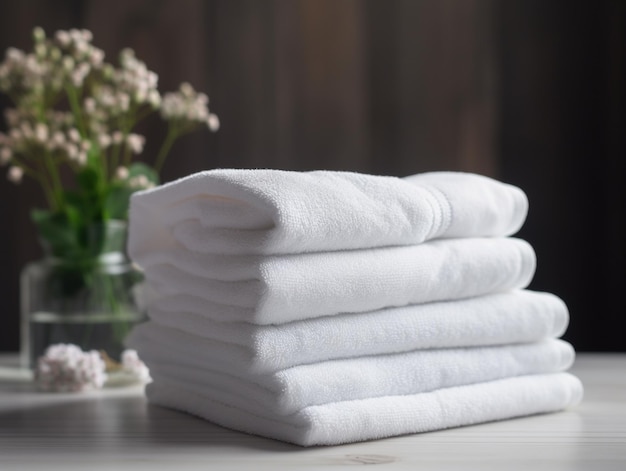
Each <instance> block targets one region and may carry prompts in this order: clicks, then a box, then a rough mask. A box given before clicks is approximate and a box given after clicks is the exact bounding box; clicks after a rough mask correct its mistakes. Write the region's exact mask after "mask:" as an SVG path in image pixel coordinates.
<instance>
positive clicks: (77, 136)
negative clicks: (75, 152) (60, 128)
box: [67, 128, 81, 142]
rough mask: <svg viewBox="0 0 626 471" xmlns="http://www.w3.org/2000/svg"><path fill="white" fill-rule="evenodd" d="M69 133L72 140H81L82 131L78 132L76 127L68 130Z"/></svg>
mask: <svg viewBox="0 0 626 471" xmlns="http://www.w3.org/2000/svg"><path fill="white" fill-rule="evenodd" d="M67 135H68V136H69V138H70V140H72V141H73V142H80V141H81V139H80V133H79V132H78V129H76V128H72V129H70V130H69V131H68V133H67Z"/></svg>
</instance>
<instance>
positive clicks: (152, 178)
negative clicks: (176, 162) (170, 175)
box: [128, 162, 159, 185]
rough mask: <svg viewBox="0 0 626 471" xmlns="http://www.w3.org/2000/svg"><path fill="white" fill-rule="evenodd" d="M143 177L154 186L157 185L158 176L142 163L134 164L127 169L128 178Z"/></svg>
mask: <svg viewBox="0 0 626 471" xmlns="http://www.w3.org/2000/svg"><path fill="white" fill-rule="evenodd" d="M139 175H144V176H145V177H146V178H147V179H148V181H149V182H151V183H154V184H155V185H158V184H159V174H158V173H157V172H156V170H154V169H153V168H152V167H150V166H149V165H146V164H144V163H143V162H134V163H132V164H131V165H130V167H128V178H133V177H138V176H139Z"/></svg>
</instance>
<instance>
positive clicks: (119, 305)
mask: <svg viewBox="0 0 626 471" xmlns="http://www.w3.org/2000/svg"><path fill="white" fill-rule="evenodd" d="M126 229H127V225H126V222H125V221H117V220H112V221H108V222H107V223H106V224H104V225H101V226H98V227H94V228H93V229H92V230H90V231H88V234H87V239H88V241H87V246H88V247H91V248H92V249H93V250H90V251H89V254H88V255H85V254H83V255H82V256H80V257H72V258H71V259H70V258H65V259H59V258H55V257H53V256H52V255H46V256H45V257H44V258H43V259H41V260H39V261H36V262H32V263H29V264H28V265H27V266H26V267H24V269H23V270H22V275H21V280H20V290H21V293H20V295H21V336H22V338H21V356H22V364H23V365H24V366H25V367H31V368H32V367H33V366H34V364H35V361H36V359H37V358H38V357H39V356H40V355H42V354H43V352H44V351H45V349H46V348H47V347H48V346H50V345H52V344H56V343H71V344H75V345H78V346H79V347H81V348H82V349H83V350H98V351H100V352H105V353H106V355H108V356H109V357H110V358H112V359H113V360H116V361H119V357H120V354H121V352H122V351H123V350H124V338H125V337H126V335H127V334H128V332H129V331H130V330H131V328H132V327H133V326H134V325H135V324H137V323H139V322H141V321H143V320H144V313H143V312H142V311H141V309H140V308H139V306H138V303H137V290H138V289H140V286H141V281H142V279H143V277H142V275H141V273H140V272H139V271H138V270H137V269H136V268H135V267H134V266H133V264H132V263H131V261H130V260H129V258H128V256H127V254H126V233H127V232H126ZM48 252H49V251H48Z"/></svg>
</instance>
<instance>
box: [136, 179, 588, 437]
mask: <svg viewBox="0 0 626 471" xmlns="http://www.w3.org/2000/svg"><path fill="white" fill-rule="evenodd" d="M527 207H528V203H527V199H526V196H525V195H524V193H523V192H522V191H521V190H520V189H518V188H516V187H513V186H510V185H507V184H504V183H500V182H497V181H495V180H492V179H490V178H487V177H483V176H479V175H474V174H466V173H452V172H436V173H426V174H419V175H414V176H410V177H406V178H402V179H400V178H395V177H381V176H371V175H362V174H357V173H348V172H331V171H319V172H308V173H299V172H287V171H278V170H213V171H207V172H202V173H199V174H195V175H191V176H189V177H186V178H183V179H181V180H178V181H175V182H172V183H169V184H166V185H164V186H161V187H158V188H155V189H152V190H147V191H144V192H141V193H138V194H136V195H135V196H134V197H133V198H132V202H131V212H130V235H129V252H130V255H131V257H132V258H133V260H134V261H135V262H136V263H137V264H138V265H140V266H141V267H142V268H143V270H144V271H145V277H146V286H147V287H148V292H149V296H148V301H147V306H148V314H149V317H150V321H148V322H146V323H144V324H142V325H140V326H138V327H137V328H136V329H135V330H134V332H133V333H132V334H131V337H130V338H129V340H128V343H129V345H130V346H131V347H133V348H135V349H137V350H138V352H139V355H140V357H141V358H142V359H143V360H144V361H145V362H146V363H147V365H148V366H149V368H150V373H151V376H152V378H153V382H152V383H151V384H150V385H149V386H148V387H147V389H146V393H147V396H148V398H149V400H150V401H151V402H152V403H154V404H159V405H162V406H166V407H171V408H175V409H179V410H182V411H186V412H189V413H192V414H194V415H198V416H201V417H204V418H206V419H208V420H210V421H212V422H215V423H217V424H220V425H222V426H225V427H229V428H232V429H236V430H241V431H244V432H248V433H252V434H257V435H262V436H267V437H272V438H276V439H279V440H284V441H287V442H291V443H296V444H299V445H304V446H309V445H332V444H339V443H347V442H355V441H361V440H369V439H375V438H382V437H388V436H393V435H400V434H407V433H415V432H423V431H429V430H436V429H443V428H448V427H455V426H461V425H468V424H474V423H480V422H486V421H493V420H500V419H506V418H511V417H517V416H523V415H530V414H537V413H545V412H551V411H557V410H561V409H563V408H565V407H568V406H570V405H572V404H575V403H576V402H578V401H579V400H580V398H581V396H582V386H581V384H580V382H579V381H578V379H577V378H575V377H574V376H572V375H570V374H569V373H565V370H567V369H568V368H569V367H570V365H571V364H572V362H573V360H574V350H573V349H572V347H571V346H570V345H569V344H568V343H566V342H564V341H562V340H557V338H558V337H559V336H561V334H562V333H563V332H564V331H565V329H566V327H567V324H568V319H569V318H568V311H567V308H566V306H565V304H564V303H563V302H562V301H561V300H560V299H559V298H557V297H556V296H554V295H552V294H548V293H539V292H532V291H529V290H525V289H524V288H525V287H526V286H527V285H528V283H529V282H530V281H531V278H532V276H533V274H534V270H535V254H534V252H533V249H532V247H531V246H530V245H529V244H528V243H526V242H524V241H522V240H519V239H515V238H512V237H509V236H510V235H511V234H513V233H515V232H516V231H517V230H518V229H519V228H520V227H521V225H522V224H523V222H524V220H525V217H526V212H527Z"/></svg>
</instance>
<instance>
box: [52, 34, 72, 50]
mask: <svg viewBox="0 0 626 471" xmlns="http://www.w3.org/2000/svg"><path fill="white" fill-rule="evenodd" d="M54 37H55V39H56V40H57V42H58V43H59V44H60V45H61V46H63V47H67V46H69V44H70V41H71V38H70V35H69V33H68V32H67V31H57V32H56V34H55V35H54Z"/></svg>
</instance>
